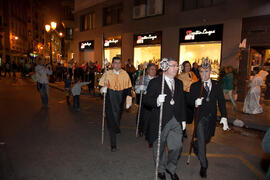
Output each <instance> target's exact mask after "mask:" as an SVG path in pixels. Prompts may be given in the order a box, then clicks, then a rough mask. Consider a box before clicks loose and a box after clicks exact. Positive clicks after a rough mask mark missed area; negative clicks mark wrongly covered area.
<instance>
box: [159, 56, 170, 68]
mask: <svg viewBox="0 0 270 180" xmlns="http://www.w3.org/2000/svg"><path fill="white" fill-rule="evenodd" d="M160 69H162V71H167V70H168V69H169V63H168V59H167V58H163V59H162V60H161V62H160Z"/></svg>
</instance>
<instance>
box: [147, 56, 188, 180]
mask: <svg viewBox="0 0 270 180" xmlns="http://www.w3.org/2000/svg"><path fill="white" fill-rule="evenodd" d="M168 66H169V68H168V70H167V71H165V72H164V79H165V83H164V94H161V90H162V79H163V78H162V76H159V77H157V78H155V79H152V80H151V81H150V82H149V85H148V87H147V93H146V95H145V97H144V99H143V104H144V106H146V107H147V108H150V109H151V119H149V122H148V123H149V125H148V126H149V127H148V132H147V134H148V138H147V140H148V142H149V143H150V144H153V158H154V162H155V163H156V165H157V164H158V177H159V179H162V180H164V179H166V175H165V172H167V173H168V174H169V175H170V177H171V179H172V180H178V179H179V177H178V175H177V174H176V168H177V162H178V160H179V154H180V150H181V148H182V141H181V140H182V133H183V130H184V129H185V128H186V107H185V97H184V92H183V83H182V81H180V80H179V79H177V78H176V75H177V72H178V68H179V65H178V62H177V60H176V59H172V58H169V59H168ZM162 103H163V106H162V107H163V111H162V112H163V113H162V112H161V110H160V109H161V104H162ZM160 113H162V124H161V134H160V149H158V139H159V137H158V132H159V122H160V120H159V116H160ZM166 146H167V147H168V156H167V158H166ZM158 151H159V152H160V153H159V157H157V152H158ZM157 158H159V163H157V160H158V159H157ZM166 159H167V161H166Z"/></svg>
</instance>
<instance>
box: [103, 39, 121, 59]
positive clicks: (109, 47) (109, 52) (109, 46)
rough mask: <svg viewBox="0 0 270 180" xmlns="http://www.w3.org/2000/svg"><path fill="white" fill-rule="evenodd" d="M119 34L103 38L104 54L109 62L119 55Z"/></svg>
mask: <svg viewBox="0 0 270 180" xmlns="http://www.w3.org/2000/svg"><path fill="white" fill-rule="evenodd" d="M121 44H122V41H121V36H113V37H107V38H105V39H104V42H103V47H104V56H105V58H106V59H107V60H108V61H109V62H110V63H111V61H112V58H113V57H115V56H121Z"/></svg>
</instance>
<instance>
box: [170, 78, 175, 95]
mask: <svg viewBox="0 0 270 180" xmlns="http://www.w3.org/2000/svg"><path fill="white" fill-rule="evenodd" d="M170 83H171V91H172V93H173V92H174V80H173V79H172V80H170Z"/></svg>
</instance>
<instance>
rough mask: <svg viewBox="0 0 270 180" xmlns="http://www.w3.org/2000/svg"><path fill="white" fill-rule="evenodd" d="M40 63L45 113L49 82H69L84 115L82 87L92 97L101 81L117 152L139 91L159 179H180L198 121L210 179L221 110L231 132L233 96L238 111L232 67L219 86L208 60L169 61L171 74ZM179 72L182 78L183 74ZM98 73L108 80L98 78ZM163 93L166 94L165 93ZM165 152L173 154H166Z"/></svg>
mask: <svg viewBox="0 0 270 180" xmlns="http://www.w3.org/2000/svg"><path fill="white" fill-rule="evenodd" d="M37 62H38V64H37V65H36V66H35V69H34V72H35V73H34V75H32V79H33V80H34V81H35V82H37V89H38V91H39V93H40V97H41V102H42V106H43V107H44V108H48V102H49V85H48V84H49V80H50V79H53V80H55V81H64V84H65V86H64V89H65V96H66V101H67V104H68V105H69V104H71V103H70V96H72V97H73V107H74V110H75V111H80V94H81V88H82V86H84V85H87V86H88V89H89V93H92V94H93V95H94V92H95V91H94V88H95V83H97V81H98V86H99V87H100V93H101V94H103V95H104V97H105V104H104V105H105V114H106V116H105V117H106V121H107V127H108V131H109V137H110V145H111V151H112V152H116V151H118V148H117V134H119V133H120V132H121V130H120V119H121V114H122V111H123V108H124V104H125V108H126V109H128V108H130V107H131V105H132V99H133V98H132V97H134V96H133V95H132V91H133V90H134V92H135V94H136V97H135V100H136V101H135V102H136V103H137V104H138V105H140V107H139V108H141V113H140V115H139V118H138V122H137V124H138V131H139V136H145V139H146V140H147V141H148V143H149V146H151V147H153V159H154V162H155V163H157V160H159V161H158V162H159V164H158V177H159V179H166V175H165V174H166V173H168V174H169V175H170V177H171V179H172V180H177V179H179V178H178V175H177V174H176V168H177V162H178V161H179V154H180V151H181V149H182V145H183V144H182V138H183V137H184V138H185V137H187V133H186V124H191V123H193V122H194V137H196V138H195V139H194V141H192V149H193V152H194V153H195V154H196V156H197V157H198V159H199V161H200V164H201V168H200V171H199V174H200V176H201V177H203V178H206V177H207V168H208V160H207V157H206V145H207V143H209V142H210V140H211V138H212V137H213V136H214V134H215V128H216V120H217V108H218V109H219V111H220V114H221V119H220V124H222V125H223V130H224V131H226V130H228V129H229V126H228V122H227V112H226V101H225V98H224V95H227V94H228V96H229V99H230V101H231V103H232V105H233V107H234V109H235V108H236V103H235V99H234V97H233V91H234V88H235V87H234V75H233V72H232V67H226V68H225V76H224V77H223V79H222V81H221V82H218V81H216V80H213V79H211V78H210V73H211V63H209V62H208V60H207V59H206V60H205V62H203V64H202V65H201V66H198V64H197V63H193V64H192V65H191V63H190V62H189V61H185V62H183V64H182V65H179V64H178V61H177V60H176V59H174V58H168V59H167V63H168V68H167V69H166V70H161V69H158V66H157V65H156V64H153V63H148V64H147V66H146V65H140V66H139V68H138V69H137V70H136V68H135V67H134V66H133V64H132V63H131V60H128V63H127V64H126V66H124V67H122V64H123V63H122V60H121V58H120V57H114V58H113V59H112V63H111V66H110V67H109V68H108V71H106V73H104V72H105V70H104V69H101V67H100V66H99V65H98V64H97V63H93V62H89V63H86V64H85V65H82V66H78V65H77V64H76V63H73V64H68V65H67V67H64V66H63V65H62V64H60V63H58V64H56V65H55V66H52V65H51V64H46V63H45V61H44V60H43V59H39V60H38V61H37ZM15 67H16V66H15V65H13V64H8V63H6V66H5V69H6V70H5V72H7V74H8V72H9V71H8V69H10V71H11V72H12V70H13V68H15ZM181 67H182V68H181ZM179 70H180V73H178V72H179ZM97 73H102V74H103V75H102V76H101V77H100V78H97V77H96V74H97ZM15 75H16V73H15ZM13 76H14V75H13ZM48 76H49V77H50V79H48ZM163 78H164V79H163ZM264 79H266V81H265V82H266V84H267V83H268V85H267V88H269V79H270V77H269V74H268V73H267V72H265V71H260V72H258V73H257V74H256V75H255V76H254V77H253V78H252V79H251V83H250V90H249V92H248V94H247V97H246V100H245V103H244V109H243V111H244V112H246V113H250V114H256V113H261V112H262V108H261V106H260V104H259V100H260V93H261V89H260V87H261V86H262V84H263V82H264ZM220 83H222V84H220ZM162 84H164V86H163V85H162ZM222 87H223V88H222ZM163 88H164V89H163ZM162 89H163V90H164V93H161V91H162ZM267 91H269V89H268V90H267ZM161 107H162V108H161ZM161 109H162V110H161ZM255 110H256V112H254V111H255ZM161 111H162V112H163V114H162V116H161V117H162V118H161V119H162V123H161V127H159V119H160V113H162V112H161ZM250 111H252V112H250ZM161 119H160V120H161ZM159 128H161V134H159ZM159 140H160V141H159ZM166 147H167V148H168V153H166ZM158 151H159V156H158V155H157V152H158ZM166 156H167V157H166Z"/></svg>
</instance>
